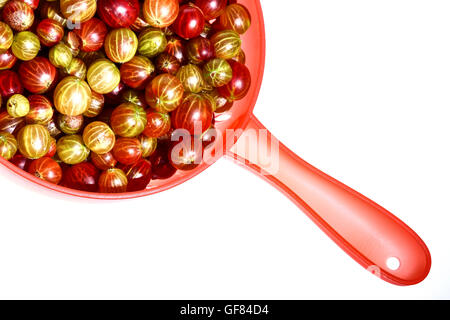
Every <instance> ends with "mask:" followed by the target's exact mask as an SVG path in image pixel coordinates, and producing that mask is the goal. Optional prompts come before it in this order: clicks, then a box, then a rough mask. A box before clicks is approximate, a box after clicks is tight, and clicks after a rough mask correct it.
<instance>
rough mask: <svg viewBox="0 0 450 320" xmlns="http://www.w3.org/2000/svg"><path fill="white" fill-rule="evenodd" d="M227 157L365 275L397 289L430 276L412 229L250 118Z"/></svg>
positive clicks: (428, 259)
mask: <svg viewBox="0 0 450 320" xmlns="http://www.w3.org/2000/svg"><path fill="white" fill-rule="evenodd" d="M259 130H262V131H259ZM261 132H263V135H261ZM264 134H266V136H264ZM255 146H258V147H256V148H255ZM275 149H276V150H279V153H277V152H275V153H274V152H273V151H274V150H275ZM227 155H228V156H230V157H232V158H233V159H235V160H237V161H238V162H239V163H240V164H242V165H243V166H245V167H247V168H248V169H250V170H251V171H253V172H254V173H256V174H258V175H259V176H261V177H262V178H264V179H265V180H266V181H268V182H269V183H271V184H273V185H274V186H275V187H276V188H278V189H279V190H280V191H281V192H283V193H285V194H286V195H287V196H288V197H289V198H290V199H291V200H292V201H293V202H294V203H295V204H296V205H297V206H299V207H300V208H301V209H302V210H303V211H305V212H306V213H307V215H308V216H309V217H310V218H311V219H312V220H313V221H314V222H315V223H316V224H317V225H318V226H319V227H320V228H321V229H322V230H323V231H324V232H325V233H326V234H327V235H328V236H329V237H330V238H331V239H332V240H333V241H335V242H336V244H337V245H339V246H340V247H341V248H342V249H343V250H344V251H345V252H347V253H348V254H349V255H350V256H351V257H352V258H353V259H355V260H356V261H357V262H358V263H359V264H361V265H362V266H363V267H364V268H365V269H367V270H368V271H370V272H372V273H374V274H375V275H377V276H379V277H381V278H382V279H384V280H386V281H388V282H390V283H393V284H396V285H413V284H417V283H419V282H421V281H422V280H423V279H425V277H426V276H427V275H428V272H429V270H430V267H431V257H430V253H429V251H428V249H427V247H426V245H425V243H424V242H423V241H422V240H421V239H420V237H419V236H418V235H417V234H416V233H415V232H414V231H413V230H411V229H410V228H409V227H408V226H407V225H406V224H404V223H403V222H402V221H400V220H399V219H398V218H396V217H395V216H394V215H392V214H391V213H390V212H388V211H387V210H386V209H384V208H382V207H380V206H379V205H377V204H376V203H374V202H373V201H371V200H370V199H368V198H366V197H364V196H363V195H361V194H359V193H358V192H356V191H354V190H352V189H351V188H349V187H347V186H346V185H344V184H342V183H341V182H339V181H337V180H335V179H333V178H331V177H330V176H328V175H326V174H324V173H323V172H321V171H320V170H318V169H316V168H314V167H313V166H311V165H310V164H308V163H306V162H305V161H304V160H302V159H301V158H299V157H298V156H297V155H295V154H294V153H293V152H292V151H290V150H289V149H288V148H286V147H285V146H284V145H283V144H282V143H281V142H279V141H278V140H276V138H274V137H273V136H271V134H270V133H268V131H267V129H266V128H265V127H264V126H263V125H262V124H261V123H260V122H259V121H258V120H257V119H256V118H255V117H254V116H252V118H251V121H250V123H249V124H248V127H247V129H246V131H245V132H244V134H243V136H241V137H240V139H239V141H238V142H237V143H236V144H235V145H234V146H233V148H232V149H230V150H229V151H228V154H227Z"/></svg>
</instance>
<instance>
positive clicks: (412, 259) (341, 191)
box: [0, 0, 431, 285]
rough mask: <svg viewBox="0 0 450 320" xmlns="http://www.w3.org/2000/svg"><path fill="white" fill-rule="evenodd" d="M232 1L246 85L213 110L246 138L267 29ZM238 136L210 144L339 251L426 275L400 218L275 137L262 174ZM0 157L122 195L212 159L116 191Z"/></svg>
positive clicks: (422, 253)
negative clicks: (247, 20) (243, 19)
mask: <svg viewBox="0 0 450 320" xmlns="http://www.w3.org/2000/svg"><path fill="white" fill-rule="evenodd" d="M238 2H239V3H242V4H244V5H245V6H246V7H247V8H248V9H249V11H250V13H251V16H252V21H253V22H252V26H251V28H250V29H249V30H248V31H247V33H246V34H245V35H243V37H242V38H243V49H244V51H245V52H246V53H247V62H246V65H247V67H248V68H249V70H250V73H251V75H252V84H251V87H250V91H249V93H248V95H247V96H246V97H245V98H244V99H243V100H240V101H237V102H235V104H234V106H233V108H231V109H230V110H229V111H227V112H225V113H223V114H220V116H218V117H217V119H216V128H217V130H218V131H219V132H221V133H222V134H224V133H225V130H227V129H233V130H239V129H242V130H241V133H242V132H245V134H244V136H245V137H248V132H250V131H251V130H252V129H262V128H264V127H263V126H262V125H261V124H260V123H259V122H258V121H257V120H256V119H255V118H254V116H252V111H253V108H254V106H255V104H256V100H257V97H258V93H259V89H260V86H261V82H262V77H263V73H264V61H265V33H264V20H263V15H262V10H261V6H260V3H259V1H258V0H242V1H238ZM247 125H248V127H247ZM239 136H240V134H235V136H234V138H233V142H236V141H237V140H238V138H239ZM250 136H251V135H250ZM269 137H270V134H269ZM243 138H244V137H241V138H240V140H239V142H238V144H237V145H236V146H234V147H233V144H234V143H230V141H228V143H227V142H226V141H224V144H220V143H216V145H215V147H214V148H213V150H216V151H217V150H223V147H224V146H225V148H226V150H229V151H228V155H229V156H232V157H233V158H235V159H237V160H239V161H240V162H241V163H243V164H245V166H246V167H248V168H249V169H250V170H252V171H253V172H255V173H257V174H259V175H261V176H262V177H263V178H264V179H265V180H267V181H268V182H270V183H272V184H273V185H275V186H276V187H277V188H278V189H279V190H280V191H282V192H283V193H285V194H286V195H287V196H288V197H289V198H290V199H291V200H292V201H294V202H295V203H296V204H297V205H298V206H299V207H300V208H302V209H303V210H304V211H305V212H306V213H307V214H308V216H309V217H310V218H311V219H312V220H313V221H314V222H315V223H316V224H317V225H318V226H319V227H320V228H321V229H322V230H323V231H324V232H325V233H326V234H327V235H328V236H329V237H330V238H331V239H332V240H333V241H335V242H336V243H337V244H338V245H339V246H340V247H341V248H342V249H343V250H344V251H346V252H347V253H348V254H349V255H350V256H351V257H352V258H354V259H355V260H356V261H357V262H358V263H360V264H361V265H362V266H363V267H364V268H366V269H368V270H370V271H371V272H373V273H375V274H377V275H379V276H380V277H381V278H382V279H384V280H386V281H388V282H391V283H394V284H397V285H412V284H415V283H418V282H420V281H422V280H423V279H424V278H425V277H426V276H427V274H428V272H429V269H430V266H431V258H430V254H429V252H428V249H427V248H426V246H425V244H424V243H423V242H422V240H421V239H420V238H419V237H418V236H417V235H416V234H415V233H414V231H412V230H411V229H410V228H409V227H407V226H406V225H405V224H404V223H403V222H401V221H400V220H399V219H397V218H396V217H394V216H393V215H392V214H390V213H389V212H388V211H386V210H385V209H383V208H381V207H380V206H378V205H377V204H375V203H374V202H372V201H371V200H369V199H367V198H365V197H364V196H362V195H360V194H359V193H357V192H356V191H354V190H352V189H350V188H349V187H347V186H345V185H343V184H342V183H340V182H338V181H336V180H334V179H333V178H331V177H329V176H327V175H325V174H324V173H322V172H320V171H319V170H317V169H315V168H313V167H312V166H310V165H309V164H307V163H306V162H304V161H303V160H302V159H300V158H299V157H298V156H296V155H295V154H293V153H292V152H291V151H289V150H288V149H287V148H286V147H285V146H283V145H281V144H280V157H279V163H278V164H279V168H278V171H276V172H275V173H271V174H267V172H265V171H264V169H261V168H264V166H263V165H262V164H263V163H264V164H267V163H270V161H269V162H267V160H268V159H264V157H263V158H258V157H256V158H255V157H253V158H252V155H251V154H246V152H245V150H244V151H242V150H240V147H241V146H242V145H244V146H245V139H243ZM252 139H253V140H249V141H250V142H251V143H253V144H255V145H256V144H260V147H264V146H265V144H267V142H266V143H264V141H262V142H261V141H259V142H258V139H256V138H255V137H254V136H253V138H252ZM255 139H256V140H255ZM243 141H244V142H243ZM248 145H251V144H247V146H248ZM244 149H245V148H244ZM246 159H250V161H248V160H246ZM0 163H1V164H3V165H4V166H6V167H7V168H9V169H10V170H12V171H14V172H15V173H17V174H18V175H20V176H22V177H24V178H26V179H28V180H30V181H31V182H33V183H36V184H39V185H41V186H44V187H46V188H49V189H52V190H55V191H58V192H62V193H65V194H69V195H74V196H79V197H85V198H93V199H128V198H136V197H141V196H146V195H150V194H153V193H157V192H161V191H164V190H167V189H170V188H172V187H174V186H177V185H179V184H181V183H183V182H185V181H187V180H189V179H191V178H192V177H194V176H196V175H197V174H199V173H200V172H202V171H203V170H205V169H206V168H207V167H208V166H209V165H211V163H212V162H209V164H202V165H201V166H199V167H197V168H196V169H195V170H192V171H187V172H183V171H178V172H177V173H176V174H175V175H174V176H172V177H171V178H169V179H166V180H154V181H151V183H150V185H149V186H148V187H147V189H146V190H143V191H139V192H129V193H121V194H102V193H89V192H83V191H77V190H73V189H69V188H64V187H61V186H57V185H54V184H50V183H47V182H45V181H42V180H40V179H37V178H36V177H34V176H32V175H30V174H28V173H26V172H25V171H23V170H21V169H19V168H17V167H16V166H14V165H13V164H12V163H9V162H7V161H5V160H4V159H0ZM394 269H395V270H394Z"/></svg>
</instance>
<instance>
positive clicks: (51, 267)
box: [0, 0, 450, 299]
mask: <svg viewBox="0 0 450 320" xmlns="http://www.w3.org/2000/svg"><path fill="white" fill-rule="evenodd" d="M261 2H262V4H263V9H264V12H265V18H266V24H267V41H268V48H267V68H266V76H265V80H264V84H263V87H262V93H261V95H260V99H259V102H258V104H257V106H256V109H255V113H256V115H257V116H258V117H259V118H260V120H261V121H262V122H263V123H265V124H266V125H267V126H268V128H269V129H271V130H272V131H273V133H274V134H275V135H276V136H277V137H279V138H280V139H281V140H282V141H284V142H285V144H287V146H289V147H290V148H292V149H293V150H294V151H295V152H296V153H298V154H300V155H301V156H302V157H304V158H305V159H306V160H307V161H309V162H311V163H312V164H314V165H315V166H317V167H318V168H320V169H322V170H324V171H325V172H327V173H329V174H331V175H332V176H334V177H336V178H338V179H340V180H342V181H343V182H345V183H347V184H349V185H350V186H352V187H353V188H355V189H357V190H359V191H360V192H362V193H363V194H365V195H367V196H369V197H370V198H372V199H373V200H375V201H377V202H379V203H380V204H382V205H383V206H385V207H386V208H388V209H390V210H391V211H392V212H393V213H395V214H396V215H398V216H399V217H400V218H401V219H403V220H405V221H406V222H407V223H408V224H409V225H410V226H411V227H412V228H413V229H414V230H416V231H417V233H419V235H421V237H422V238H423V239H424V241H425V242H426V243H427V244H428V246H429V248H430V250H431V253H432V257H433V267H432V271H431V273H430V276H429V277H428V278H427V279H426V280H425V281H424V282H423V283H422V284H420V285H417V286H414V287H395V286H393V285H390V284H387V283H384V282H383V281H381V280H379V279H377V278H375V277H373V276H372V275H370V274H369V273H368V272H367V271H365V270H363V269H362V268H361V267H360V266H359V265H358V264H356V263H354V262H353V261H352V260H351V259H350V258H349V257H348V256H347V255H345V254H344V253H342V252H341V251H340V249H338V248H337V247H336V245H334V244H333V243H332V241H330V240H329V239H328V238H327V237H325V236H324V235H323V234H322V233H321V232H320V231H319V230H318V228H317V227H316V226H315V225H313V223H312V222H310V221H309V220H308V219H307V218H306V216H305V215H304V214H303V213H301V212H300V211H299V210H298V209H297V207H295V206H294V205H293V204H292V203H291V202H290V201H289V200H287V199H286V198H285V197H284V196H283V195H282V194H280V193H278V192H277V191H276V190H275V189H273V188H272V187H271V186H269V185H267V184H265V183H264V182H263V181H262V180H260V179H259V178H257V177H256V176H253V175H252V174H251V173H249V172H247V171H245V170H244V169H242V168H240V167H238V166H236V165H235V164H233V163H232V162H229V161H228V160H225V159H223V160H221V161H219V162H218V163H217V164H215V165H214V166H213V167H211V168H210V169H209V170H208V171H207V173H206V172H205V173H204V174H202V175H200V176H199V177H197V178H195V179H193V180H191V181H189V182H187V183H186V184H184V185H182V186H180V187H178V188H175V189H173V190H170V191H166V192H164V193H162V194H158V195H155V196H151V197H147V198H143V199H137V200H131V201H123V202H98V201H87V200H79V199H75V198H70V197H65V196H61V195H59V194H55V193H49V192H47V191H44V190H43V189H41V188H38V187H34V186H31V185H30V184H27V183H24V182H22V181H20V180H18V179H17V178H15V177H13V175H12V174H10V173H9V172H7V171H6V170H5V168H3V167H2V168H0V179H1V183H0V201H1V202H0V298H43V299H46V298H60V299H65V298H87V299H90V298H105V299H108V298H125V299H127V298H137V299H155V298H156V299H157V298H161V299H170V298H180V299H196V298H201V299H216V298H224V299H230V298H233V299H281V298H282V299H301V298H376V299H397V298H406V299H409V298H450V276H449V274H448V271H449V270H450V250H449V249H450V248H449V247H450V246H449V244H450V232H449V230H448V229H449V227H450V210H449V209H450V205H449V201H448V199H449V189H450V188H449V180H450V170H449V166H450V151H449V150H450V145H449V138H450V127H449V120H450V112H449V108H450V90H449V89H450V41H449V40H450V19H449V15H448V13H449V12H450V3H449V2H448V1H437V0H435V1H425V0H421V1H415V0H405V1H400V0H378V1H368V0H353V1H350V0H340V1H335V0H328V1H325V0H315V1H298V0H296V1H294V0H290V1H273V0H264V1H261Z"/></svg>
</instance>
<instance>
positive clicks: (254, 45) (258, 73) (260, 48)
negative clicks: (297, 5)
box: [0, 0, 266, 200]
mask: <svg viewBox="0 0 450 320" xmlns="http://www.w3.org/2000/svg"><path fill="white" fill-rule="evenodd" d="M238 3H241V4H243V5H245V6H246V7H247V9H248V10H249V12H250V14H251V17H252V26H251V28H250V29H249V30H248V31H247V32H246V34H245V35H243V37H242V47H243V49H244V51H245V53H246V55H247V62H246V65H247V67H248V68H249V70H250V73H251V74H252V85H251V88H250V91H249V93H248V95H247V96H246V97H245V98H244V99H243V100H240V101H238V102H236V103H235V105H234V106H233V108H232V109H231V110H230V111H228V112H226V113H224V114H221V115H220V117H218V119H217V122H216V129H217V130H219V131H220V132H221V133H224V132H225V130H227V129H233V130H236V132H238V129H244V128H245V127H246V125H247V124H248V122H249V121H250V117H251V115H252V113H253V109H254V107H255V105H256V101H257V99H258V95H259V91H260V88H261V84H262V79H263V75H264V66H265V52H266V39H265V28H264V17H263V12H262V8H261V4H260V2H259V0H240V1H238ZM236 137H238V135H236ZM215 148H223V146H222V145H216V146H215ZM224 153H225V152H223V154H224ZM216 160H217V159H216ZM0 164H2V165H3V166H5V167H6V168H8V169H9V170H11V171H13V172H14V173H16V174H17V175H18V176H20V177H22V178H25V179H26V180H28V181H29V182H31V183H34V184H37V185H40V186H41V187H44V188H47V189H50V190H53V191H57V192H59V193H63V194H66V195H72V196H76V197H81V198H88V199H104V200H121V199H133V198H139V197H144V196H148V195H151V194H155V193H158V192H162V191H165V190H168V189H171V188H173V187H176V186H178V185H180V184H182V183H183V182H186V181H187V180H190V179H192V178H193V177H195V176H197V175H198V174H200V173H201V172H203V171H204V170H206V169H207V168H208V167H209V166H210V165H211V164H202V165H201V166H199V167H198V168H197V169H195V170H193V171H189V172H180V171H179V172H177V173H176V174H175V175H174V176H173V177H171V178H169V179H167V180H154V181H152V182H151V183H150V185H149V186H148V187H147V189H145V190H142V191H138V192H127V193H119V194H106V193H92V192H84V191H79V190H74V189H69V188H66V187H62V186H59V185H55V184H52V183H49V182H46V181H44V180H41V179H39V178H37V177H35V176H33V175H31V174H29V173H28V172H26V171H23V170H22V169H20V168H18V167H16V166H15V165H13V164H12V163H10V162H9V161H7V160H5V159H3V158H2V157H0Z"/></svg>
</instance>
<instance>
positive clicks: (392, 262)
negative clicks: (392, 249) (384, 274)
mask: <svg viewBox="0 0 450 320" xmlns="http://www.w3.org/2000/svg"><path fill="white" fill-rule="evenodd" d="M386 266H387V267H388V268H389V270H392V271H396V270H398V269H399V268H400V260H399V259H398V258H396V257H390V258H388V259H387V260H386Z"/></svg>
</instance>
